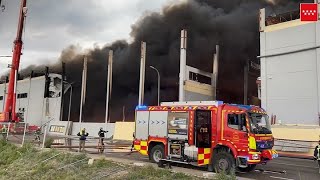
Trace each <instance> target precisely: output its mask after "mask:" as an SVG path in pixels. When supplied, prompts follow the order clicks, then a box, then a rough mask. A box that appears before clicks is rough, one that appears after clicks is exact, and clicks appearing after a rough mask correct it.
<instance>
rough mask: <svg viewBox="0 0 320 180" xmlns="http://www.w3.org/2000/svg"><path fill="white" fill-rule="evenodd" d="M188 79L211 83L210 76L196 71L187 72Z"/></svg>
mask: <svg viewBox="0 0 320 180" xmlns="http://www.w3.org/2000/svg"><path fill="white" fill-rule="evenodd" d="M189 80H192V81H196V82H199V83H203V84H208V85H211V78H210V77H207V76H204V75H201V74H198V73H194V72H189Z"/></svg>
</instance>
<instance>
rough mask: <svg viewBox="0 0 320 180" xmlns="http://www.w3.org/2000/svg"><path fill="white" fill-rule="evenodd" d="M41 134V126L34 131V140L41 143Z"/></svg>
mask: <svg viewBox="0 0 320 180" xmlns="http://www.w3.org/2000/svg"><path fill="white" fill-rule="evenodd" d="M40 135H41V128H40V127H38V128H37V130H36V131H35V132H34V136H35V138H34V140H35V141H36V142H37V143H38V144H39V145H40V142H41V141H40Z"/></svg>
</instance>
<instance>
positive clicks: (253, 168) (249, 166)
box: [237, 164, 257, 172]
mask: <svg viewBox="0 0 320 180" xmlns="http://www.w3.org/2000/svg"><path fill="white" fill-rule="evenodd" d="M256 166H257V165H256V164H249V165H248V167H246V168H241V167H237V169H238V170H239V171H241V172H251V171H253V170H255V168H256Z"/></svg>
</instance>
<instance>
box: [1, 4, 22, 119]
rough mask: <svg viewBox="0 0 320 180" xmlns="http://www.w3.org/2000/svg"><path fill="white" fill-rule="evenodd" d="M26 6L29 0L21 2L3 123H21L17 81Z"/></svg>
mask: <svg viewBox="0 0 320 180" xmlns="http://www.w3.org/2000/svg"><path fill="white" fill-rule="evenodd" d="M26 6H27V0H21V5H20V15H19V22H18V30H17V37H16V39H15V41H14V49H13V56H12V63H11V70H10V76H9V84H8V95H7V99H6V104H5V108H4V120H3V121H6V122H8V121H12V122H19V119H18V117H17V114H16V85H17V82H16V81H17V75H18V70H19V65H20V57H21V51H22V45H23V42H22V34H23V28H24V22H25V18H26V16H25V14H26V10H27V9H26Z"/></svg>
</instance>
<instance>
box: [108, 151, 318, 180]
mask: <svg viewBox="0 0 320 180" xmlns="http://www.w3.org/2000/svg"><path fill="white" fill-rule="evenodd" d="M109 156H112V157H116V158H123V159H129V160H136V161H137V162H149V160H148V157H147V156H142V155H140V154H139V153H128V152H126V153H124V152H119V153H116V152H110V153H106V157H109ZM190 168H192V167H185V169H186V172H187V171H190ZM193 169H194V168H193ZM194 170H196V171H198V173H199V174H203V173H206V170H205V169H201V168H200V169H199V168H196V169H194ZM237 176H238V177H243V178H249V179H258V180H277V179H278V180H320V174H319V168H318V165H317V162H315V161H313V160H308V159H296V158H286V157H279V158H277V159H274V160H272V161H270V162H269V163H268V164H267V165H258V166H257V168H256V170H255V171H253V172H249V173H240V172H237Z"/></svg>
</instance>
